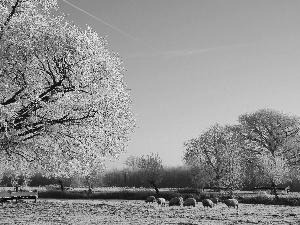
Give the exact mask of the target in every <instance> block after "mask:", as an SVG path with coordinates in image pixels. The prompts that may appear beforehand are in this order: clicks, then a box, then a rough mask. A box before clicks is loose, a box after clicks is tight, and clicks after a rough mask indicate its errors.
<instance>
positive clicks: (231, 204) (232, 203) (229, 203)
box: [224, 198, 239, 209]
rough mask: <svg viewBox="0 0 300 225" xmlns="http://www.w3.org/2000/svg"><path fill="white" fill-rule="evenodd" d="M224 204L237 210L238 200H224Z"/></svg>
mask: <svg viewBox="0 0 300 225" xmlns="http://www.w3.org/2000/svg"><path fill="white" fill-rule="evenodd" d="M224 203H225V204H226V205H227V206H228V208H229V207H233V208H235V207H236V208H237V209H239V202H238V200H236V199H234V198H230V199H225V200H224Z"/></svg>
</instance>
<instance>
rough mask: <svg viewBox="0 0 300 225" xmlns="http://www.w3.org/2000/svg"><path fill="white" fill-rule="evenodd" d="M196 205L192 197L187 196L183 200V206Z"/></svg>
mask: <svg viewBox="0 0 300 225" xmlns="http://www.w3.org/2000/svg"><path fill="white" fill-rule="evenodd" d="M191 205H192V206H194V207H195V206H196V199H194V198H188V199H186V200H185V201H184V202H183V206H191Z"/></svg>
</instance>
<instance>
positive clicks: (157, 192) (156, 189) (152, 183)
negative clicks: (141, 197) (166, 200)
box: [150, 181, 159, 194]
mask: <svg viewBox="0 0 300 225" xmlns="http://www.w3.org/2000/svg"><path fill="white" fill-rule="evenodd" d="M150 184H151V185H152V186H153V187H154V189H155V191H156V194H159V190H158V188H157V186H156V184H155V182H154V181H151V182H150Z"/></svg>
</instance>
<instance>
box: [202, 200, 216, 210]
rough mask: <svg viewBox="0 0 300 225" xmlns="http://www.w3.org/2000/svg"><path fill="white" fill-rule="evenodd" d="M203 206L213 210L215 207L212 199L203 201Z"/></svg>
mask: <svg viewBox="0 0 300 225" xmlns="http://www.w3.org/2000/svg"><path fill="white" fill-rule="evenodd" d="M202 205H203V206H204V208H205V207H210V208H212V207H213V206H214V203H213V202H212V201H211V200H210V199H204V200H203V201H202Z"/></svg>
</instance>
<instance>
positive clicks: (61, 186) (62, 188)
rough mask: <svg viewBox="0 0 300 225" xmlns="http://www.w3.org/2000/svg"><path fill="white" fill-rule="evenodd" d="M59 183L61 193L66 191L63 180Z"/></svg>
mask: <svg viewBox="0 0 300 225" xmlns="http://www.w3.org/2000/svg"><path fill="white" fill-rule="evenodd" d="M58 183H59V185H60V189H61V191H64V190H65V189H64V185H63V182H62V180H58Z"/></svg>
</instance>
